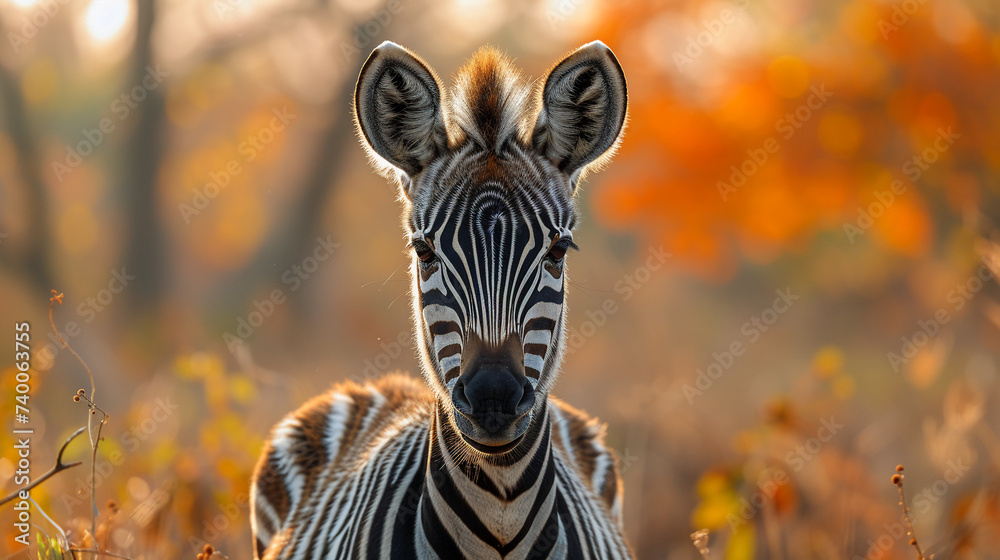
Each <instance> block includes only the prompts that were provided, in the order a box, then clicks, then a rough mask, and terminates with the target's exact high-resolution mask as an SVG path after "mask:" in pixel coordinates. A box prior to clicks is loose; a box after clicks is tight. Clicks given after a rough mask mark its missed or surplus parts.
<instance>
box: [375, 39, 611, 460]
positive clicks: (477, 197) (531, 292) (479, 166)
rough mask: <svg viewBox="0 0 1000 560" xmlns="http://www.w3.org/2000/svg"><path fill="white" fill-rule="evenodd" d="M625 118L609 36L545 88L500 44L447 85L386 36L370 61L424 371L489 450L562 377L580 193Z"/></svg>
mask: <svg viewBox="0 0 1000 560" xmlns="http://www.w3.org/2000/svg"><path fill="white" fill-rule="evenodd" d="M625 113H626V88H625V76H624V74H623V73H622V69H621V66H620V65H619V64H618V60H617V59H616V58H615V56H614V54H613V53H612V52H611V50H610V49H609V48H608V47H607V46H605V45H604V44H603V43H601V42H593V43H590V44H588V45H585V46H583V47H581V48H580V49H578V50H576V51H575V52H573V53H571V54H570V55H569V56H567V57H566V58H564V59H563V60H562V61H561V62H559V63H558V64H556V65H555V66H554V67H553V68H552V70H551V71H550V72H549V74H548V76H547V77H546V78H545V80H544V83H543V84H542V85H541V86H540V87H538V88H537V91H535V92H534V94H532V92H531V88H530V86H528V85H526V84H525V82H524V81H523V80H522V78H521V76H520V74H519V73H518V72H517V70H516V69H514V67H513V66H512V65H511V63H510V61H509V60H508V59H506V58H505V57H504V56H502V55H501V54H500V53H499V52H497V51H496V50H493V49H490V48H485V49H482V50H480V51H479V53H477V54H476V56H475V57H474V58H473V60H472V61H471V62H470V63H468V64H467V65H466V66H465V67H464V68H463V69H462V70H460V71H459V73H458V76H457V78H456V81H455V87H454V88H453V89H452V91H450V92H445V91H444V88H443V87H442V86H441V82H440V81H439V80H438V78H437V76H436V75H435V73H434V72H433V70H431V69H430V67H429V66H428V65H427V64H426V63H424V62H423V61H422V60H421V59H419V58H418V57H416V56H415V55H413V54H411V53H410V52H409V51H407V50H406V49H404V48H402V47H400V46H399V45H396V44H394V43H391V42H385V43H383V44H382V45H380V46H379V47H378V48H376V49H375V50H374V51H373V52H372V54H371V56H370V57H369V58H368V61H367V62H366V63H365V65H364V67H363V68H362V70H361V75H360V77H359V78H358V84H357V90H356V93H355V115H356V117H357V123H358V129H359V130H360V132H361V135H362V137H363V143H364V144H365V145H366V147H367V148H368V149H369V153H370V155H371V158H372V160H373V162H374V164H375V165H376V166H377V167H378V168H379V169H380V170H381V171H382V172H383V173H384V174H385V175H386V176H387V177H389V178H390V179H392V180H393V181H395V182H397V183H398V185H399V192H400V199H401V200H402V201H403V204H404V207H405V208H404V212H403V227H404V229H405V231H406V236H407V239H408V245H409V247H410V249H411V253H412V265H411V267H410V272H411V277H412V282H413V285H412V294H413V311H414V321H415V323H416V332H417V339H418V347H419V352H420V355H421V358H422V362H423V368H424V374H425V376H426V378H427V380H428V382H429V383H430V385H431V386H432V387H433V388H434V390H435V392H436V393H437V395H438V401H439V402H441V403H443V404H444V405H445V407H446V409H447V410H448V412H449V414H448V415H447V416H448V418H449V419H450V421H451V422H453V426H454V427H455V428H456V429H457V430H458V433H460V434H461V435H462V437H463V439H464V440H465V441H466V443H468V444H469V445H470V446H472V447H473V448H474V449H476V450H478V451H480V452H483V453H491V454H495V453H502V452H505V451H507V450H509V449H511V448H513V447H514V446H515V445H516V444H517V443H518V442H519V441H520V440H521V438H522V436H523V435H524V434H525V432H526V431H527V429H528V426H529V425H531V420H532V417H533V415H534V414H535V412H536V411H537V410H538V407H539V406H540V403H541V402H542V401H543V400H544V399H545V396H546V395H547V394H548V391H549V389H550V388H551V387H552V384H553V382H554V381H555V378H556V376H557V374H558V370H559V366H560V362H561V360H562V350H563V339H564V331H563V327H564V324H565V303H564V301H565V298H564V295H565V283H566V273H565V266H566V265H565V258H566V253H567V251H568V250H569V249H571V248H575V247H576V244H575V243H574V240H573V228H574V226H575V224H576V211H575V205H574V195H575V193H576V190H577V184H578V182H579V181H580V179H581V177H582V176H583V175H584V173H585V172H586V171H587V170H588V169H592V168H594V167H595V166H597V165H600V164H601V163H602V162H603V161H604V160H605V159H607V158H608V157H610V154H611V153H612V152H613V151H614V149H615V147H616V145H617V144H618V141H619V137H620V135H621V131H622V129H623V127H624V124H625Z"/></svg>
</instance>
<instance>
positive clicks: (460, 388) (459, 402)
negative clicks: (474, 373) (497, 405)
mask: <svg viewBox="0 0 1000 560" xmlns="http://www.w3.org/2000/svg"><path fill="white" fill-rule="evenodd" d="M451 402H452V404H454V405H455V408H457V409H458V410H459V412H461V413H463V414H472V404H471V403H469V397H468V396H467V395H466V394H465V383H462V381H461V380H459V381H458V382H457V383H455V387H454V389H452V391H451Z"/></svg>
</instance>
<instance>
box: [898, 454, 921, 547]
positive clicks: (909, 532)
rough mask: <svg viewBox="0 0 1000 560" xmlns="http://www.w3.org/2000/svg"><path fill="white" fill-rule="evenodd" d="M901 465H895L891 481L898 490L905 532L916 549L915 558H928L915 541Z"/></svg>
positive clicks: (915, 536) (915, 534) (915, 535)
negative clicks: (904, 490)
mask: <svg viewBox="0 0 1000 560" xmlns="http://www.w3.org/2000/svg"><path fill="white" fill-rule="evenodd" d="M902 473H903V465H898V466H897V467H896V474H894V475H892V483H893V484H895V485H896V489H897V490H899V505H900V506H901V507H902V508H903V519H905V520H906V534H907V535H909V536H910V545H912V546H913V548H915V549H917V560H928V558H927V557H926V556H924V551H923V550H922V549H921V548H920V543H919V542H917V533H916V531H914V530H913V523H912V522H911V521H910V508H909V506H907V505H906V498H905V497H904V496H903V474H902Z"/></svg>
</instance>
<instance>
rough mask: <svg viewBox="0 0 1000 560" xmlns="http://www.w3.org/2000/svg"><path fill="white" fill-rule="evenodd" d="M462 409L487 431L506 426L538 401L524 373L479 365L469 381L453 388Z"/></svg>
mask: <svg viewBox="0 0 1000 560" xmlns="http://www.w3.org/2000/svg"><path fill="white" fill-rule="evenodd" d="M452 401H453V402H454V404H455V406H456V407H457V408H458V410H459V411H460V412H461V413H463V414H465V415H466V416H469V417H471V418H472V419H474V420H476V422H477V423H479V424H481V426H482V427H483V428H485V429H486V430H487V431H490V432H494V431H499V430H502V429H505V428H506V427H507V426H508V425H509V424H510V423H511V422H512V421H514V420H515V419H516V418H518V417H520V416H522V415H524V414H525V413H527V412H528V411H529V410H531V407H532V406H533V405H534V404H535V390H534V389H533V388H532V387H531V383H529V382H528V379H527V378H526V377H524V376H521V379H520V380H519V379H518V376H516V375H514V373H513V372H512V371H511V370H510V369H508V368H506V367H503V366H493V365H487V366H484V367H481V368H479V370H478V371H476V372H475V374H474V375H472V376H471V378H470V379H468V380H462V379H459V381H458V383H456V384H455V388H454V389H453V390H452Z"/></svg>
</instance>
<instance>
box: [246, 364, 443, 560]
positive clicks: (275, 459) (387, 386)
mask: <svg viewBox="0 0 1000 560" xmlns="http://www.w3.org/2000/svg"><path fill="white" fill-rule="evenodd" d="M433 402H434V397H433V395H432V394H431V393H430V390H429V389H428V388H427V387H426V386H425V385H423V384H422V383H421V382H419V381H418V380H416V379H414V378H412V377H409V376H407V375H401V374H389V375H385V376H383V377H381V378H379V379H377V380H376V381H374V382H367V383H364V384H358V383H355V382H352V381H345V382H343V383H338V384H336V385H334V386H333V387H332V388H331V389H330V390H329V391H327V392H326V393H323V394H322V395H319V396H316V397H314V398H312V399H310V400H309V401H307V402H306V403H305V404H303V405H302V406H301V407H300V408H299V409H298V410H296V411H294V412H292V413H291V414H289V415H288V416H286V417H285V418H284V419H282V420H281V421H280V422H278V423H277V424H276V425H275V426H274V428H273V429H272V430H271V435H270V437H269V438H268V440H267V441H266V442H265V444H264V449H263V451H262V452H261V455H260V459H259V460H258V462H257V466H256V469H255V471H254V476H253V480H254V484H253V486H252V487H251V493H252V496H251V505H252V507H253V515H252V517H251V524H252V529H253V533H254V537H255V541H256V546H257V549H258V551H259V553H260V552H262V551H263V549H264V548H266V547H267V546H268V544H269V543H270V541H271V540H272V539H275V538H278V537H280V535H281V534H283V532H284V531H285V530H286V529H287V528H288V521H289V517H290V515H292V514H294V511H295V510H296V507H297V506H299V504H301V503H302V498H303V496H306V495H308V494H309V489H310V488H311V487H312V486H313V485H314V484H315V483H316V480H317V478H319V477H320V476H322V475H324V474H325V473H328V472H330V471H331V470H335V471H344V472H347V473H349V472H352V471H353V470H354V469H355V467H357V465H356V464H355V463H356V462H357V461H358V460H359V458H360V457H365V456H366V454H365V453H363V450H364V449H365V448H366V447H368V446H370V445H371V444H372V443H373V442H374V441H375V440H376V438H378V437H379V435H380V434H382V433H383V432H384V431H386V428H387V427H388V426H389V425H391V424H394V423H397V422H399V421H401V419H402V420H403V421H406V420H410V421H412V420H413V419H415V418H420V417H429V415H430V410H431V408H432V406H433Z"/></svg>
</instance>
